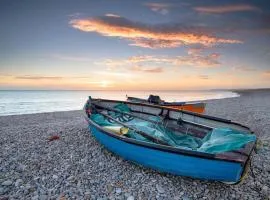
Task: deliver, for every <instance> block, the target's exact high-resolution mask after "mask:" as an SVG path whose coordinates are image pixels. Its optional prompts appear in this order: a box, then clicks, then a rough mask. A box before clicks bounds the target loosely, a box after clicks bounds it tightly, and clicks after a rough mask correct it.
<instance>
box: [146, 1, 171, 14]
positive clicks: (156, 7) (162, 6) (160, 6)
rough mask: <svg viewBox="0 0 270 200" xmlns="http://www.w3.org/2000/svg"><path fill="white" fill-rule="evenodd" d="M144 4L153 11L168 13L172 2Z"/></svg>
mask: <svg viewBox="0 0 270 200" xmlns="http://www.w3.org/2000/svg"><path fill="white" fill-rule="evenodd" d="M144 5H145V6H147V7H148V8H149V9H151V10H152V11H154V12H157V13H160V14H162V15H166V14H168V13H169V8H170V7H171V6H172V5H171V4H167V3H145V4H144Z"/></svg>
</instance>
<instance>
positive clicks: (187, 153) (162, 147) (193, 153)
mask: <svg viewBox="0 0 270 200" xmlns="http://www.w3.org/2000/svg"><path fill="white" fill-rule="evenodd" d="M86 104H87V102H86V103H85V105H84V112H83V115H84V117H85V119H86V121H87V122H88V124H90V125H92V126H94V127H95V128H97V129H99V130H100V131H102V133H104V134H107V135H109V136H111V137H114V138H116V139H119V140H121V141H123V142H127V143H130V144H133V145H137V146H142V147H144V148H150V149H156V150H159V151H163V152H170V153H175V154H181V155H184V156H192V157H197V158H204V159H210V160H220V161H223V162H234V163H240V164H241V165H242V166H245V165H246V163H247V160H248V158H249V157H250V154H251V152H252V151H251V152H250V154H249V155H246V157H247V159H245V161H241V160H235V159H233V158H232V159H229V158H222V157H216V155H222V154H210V153H204V152H198V151H192V150H186V149H180V148H176V147H170V146H166V145H161V144H155V143H153V144H152V143H149V142H144V141H139V140H135V139H133V138H128V137H123V136H121V135H116V134H115V133H113V132H111V131H109V130H105V129H104V128H103V127H102V126H100V125H98V124H96V123H95V122H94V121H92V120H91V119H90V118H89V117H88V116H87V114H86V112H85V107H86Z"/></svg>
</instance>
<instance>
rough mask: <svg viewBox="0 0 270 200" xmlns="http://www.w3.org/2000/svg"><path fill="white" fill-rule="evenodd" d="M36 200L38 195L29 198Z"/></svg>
mask: <svg viewBox="0 0 270 200" xmlns="http://www.w3.org/2000/svg"><path fill="white" fill-rule="evenodd" d="M38 199H39V197H38V195H36V196H33V197H32V198H31V200H38Z"/></svg>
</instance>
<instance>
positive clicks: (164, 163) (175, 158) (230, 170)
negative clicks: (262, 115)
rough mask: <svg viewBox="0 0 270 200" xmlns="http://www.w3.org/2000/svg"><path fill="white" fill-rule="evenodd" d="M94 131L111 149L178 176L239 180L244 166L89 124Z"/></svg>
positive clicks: (142, 163) (128, 157) (145, 164)
mask: <svg viewBox="0 0 270 200" xmlns="http://www.w3.org/2000/svg"><path fill="white" fill-rule="evenodd" d="M89 129H90V132H91V133H92V134H93V135H94V136H95V138H96V139H97V140H98V141H99V142H100V143H101V144H103V145H104V146H105V147H106V148H107V149H109V150H110V151H112V152H114V153H116V154H118V155H119V156H121V157H123V158H124V159H127V160H131V161H133V162H136V163H138V164H141V165H144V166H146V167H150V168H152V169H155V170H158V171H161V172H168V173H171V174H175V175H181V176H188V177H193V178H198V179H205V180H216V181H224V182H238V181H239V180H240V178H241V174H242V171H243V166H242V165H241V164H240V163H237V162H229V161H228V162H227V161H223V160H217V159H207V158H201V157H196V156H188V155H183V154H178V153H173V152H169V151H163V150H157V149H153V148H148V147H144V146H141V145H136V144H132V143H128V142H125V141H122V140H119V139H117V138H114V137H111V136H110V135H108V134H106V133H105V132H103V130H101V129H98V128H97V127H95V126H93V125H91V124H90V125H89Z"/></svg>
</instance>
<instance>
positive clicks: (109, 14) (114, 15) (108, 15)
mask: <svg viewBox="0 0 270 200" xmlns="http://www.w3.org/2000/svg"><path fill="white" fill-rule="evenodd" d="M105 16H106V17H121V16H119V15H116V14H112V13H108V14H106V15H105Z"/></svg>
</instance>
